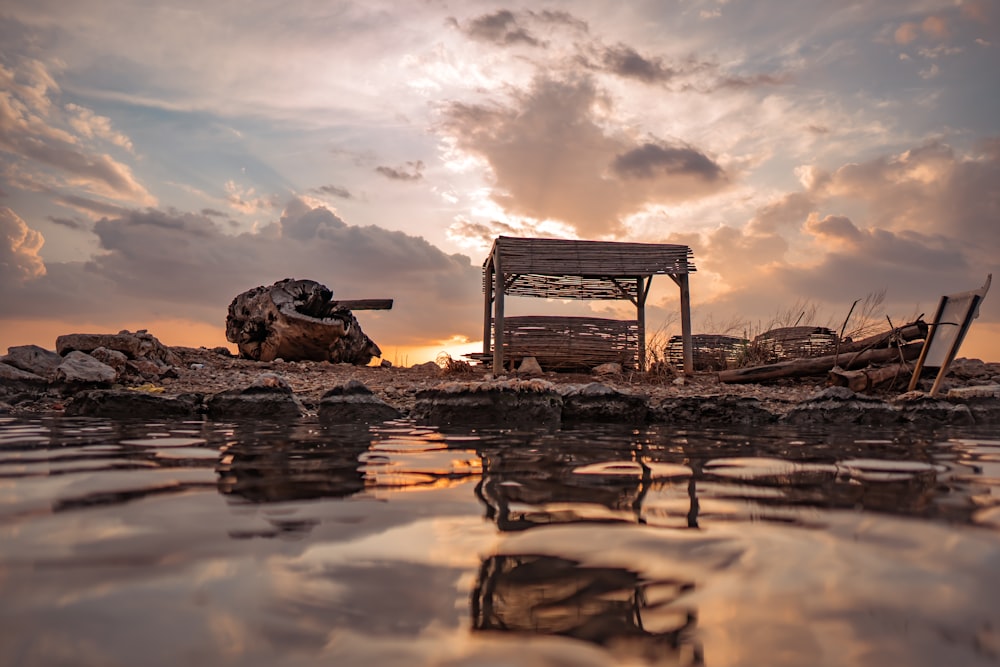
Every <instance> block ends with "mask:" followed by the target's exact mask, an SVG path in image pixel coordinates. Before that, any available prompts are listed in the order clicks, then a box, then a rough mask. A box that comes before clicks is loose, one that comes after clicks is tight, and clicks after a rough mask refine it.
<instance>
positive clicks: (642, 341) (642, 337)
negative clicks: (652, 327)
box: [635, 276, 653, 371]
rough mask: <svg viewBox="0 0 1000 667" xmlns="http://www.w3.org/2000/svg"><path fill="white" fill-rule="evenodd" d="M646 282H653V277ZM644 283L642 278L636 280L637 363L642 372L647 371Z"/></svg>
mask: <svg viewBox="0 0 1000 667" xmlns="http://www.w3.org/2000/svg"><path fill="white" fill-rule="evenodd" d="M646 280H648V281H650V282H652V280H653V277H652V276H650V277H649V278H646ZM644 282H645V281H644V280H643V277H642V276H639V277H638V278H636V279H635V295H636V304H635V305H636V319H637V320H638V322H639V358H638V359H637V361H638V368H639V370H640V371H645V370H646V290H647V288H648V285H644V284H643V283H644Z"/></svg>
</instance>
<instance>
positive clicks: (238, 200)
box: [225, 180, 281, 215]
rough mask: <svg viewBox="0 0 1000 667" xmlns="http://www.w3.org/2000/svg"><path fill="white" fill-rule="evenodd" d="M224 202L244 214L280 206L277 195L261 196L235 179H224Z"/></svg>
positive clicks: (270, 209) (271, 209)
mask: <svg viewBox="0 0 1000 667" xmlns="http://www.w3.org/2000/svg"><path fill="white" fill-rule="evenodd" d="M225 190H226V203H228V204H229V206H230V207H231V208H232V209H233V210H235V211H238V212H240V213H243V214H245V215H256V214H261V213H265V214H266V213H269V212H270V211H273V210H275V209H277V208H280V207H281V203H280V202H279V200H278V196H277V195H269V196H262V195H258V194H257V190H256V189H255V188H253V187H246V186H243V185H240V184H239V183H237V182H236V181H232V180H230V181H226V184H225Z"/></svg>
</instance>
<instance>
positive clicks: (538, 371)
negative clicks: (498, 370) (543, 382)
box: [517, 357, 545, 376]
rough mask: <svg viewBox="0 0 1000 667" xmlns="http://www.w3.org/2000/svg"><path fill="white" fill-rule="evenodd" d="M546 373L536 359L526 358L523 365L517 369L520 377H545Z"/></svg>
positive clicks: (522, 362) (522, 361)
mask: <svg viewBox="0 0 1000 667" xmlns="http://www.w3.org/2000/svg"><path fill="white" fill-rule="evenodd" d="M544 373H545V371H543V370H542V367H541V366H540V365H539V363H538V360H537V359H535V358H534V357H525V358H524V359H522V360H521V365H520V366H518V367H517V374H518V375H529V376H531V375H544Z"/></svg>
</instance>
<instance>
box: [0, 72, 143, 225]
mask: <svg viewBox="0 0 1000 667" xmlns="http://www.w3.org/2000/svg"><path fill="white" fill-rule="evenodd" d="M57 93H58V87H57V86H56V84H55V82H54V80H53V79H52V77H51V75H50V74H49V72H48V70H47V69H46V68H45V66H44V65H43V64H42V63H40V62H38V61H34V60H26V61H23V62H22V63H21V64H20V65H19V67H18V68H17V69H9V68H7V67H5V66H4V65H3V64H0V151H3V152H4V153H7V154H8V156H10V157H12V158H13V159H15V160H17V161H20V162H22V163H23V164H24V165H25V166H26V167H27V168H28V169H29V170H35V169H40V168H45V169H48V170H50V171H51V172H52V174H53V175H54V176H55V178H57V179H59V180H60V181H61V182H63V183H64V185H65V186H66V187H73V188H80V189H83V190H85V191H88V192H90V193H93V194H96V195H100V196H103V197H107V198H110V199H116V200H119V201H123V202H128V203H131V204H139V205H152V204H155V202H156V200H155V199H154V198H153V196H152V195H151V194H150V193H149V192H148V191H147V190H146V188H144V187H143V186H142V185H141V184H140V183H139V182H138V181H137V180H136V179H135V177H134V175H133V174H132V170H131V169H130V168H129V167H128V166H127V165H125V164H123V163H121V162H118V161H117V160H115V159H114V158H113V157H112V156H111V155H109V154H107V153H102V152H100V151H99V150H95V149H92V148H90V147H88V146H86V145H84V143H83V141H82V139H104V140H106V141H110V142H111V143H114V144H116V145H118V146H120V147H123V148H125V149H127V150H131V143H130V142H129V140H128V138H127V137H125V136H124V135H122V134H120V133H118V132H116V131H115V130H113V129H112V127H111V122H110V120H109V119H107V118H105V117H103V116H98V115H96V114H94V113H93V112H92V111H90V110H89V109H85V108H83V107H81V106H78V105H75V104H70V105H68V106H67V107H66V111H67V112H68V116H64V115H62V113H61V112H60V110H58V109H57V108H55V106H54V105H53V103H52V97H53V96H54V95H55V94H57ZM60 125H64V127H61V126H60Z"/></svg>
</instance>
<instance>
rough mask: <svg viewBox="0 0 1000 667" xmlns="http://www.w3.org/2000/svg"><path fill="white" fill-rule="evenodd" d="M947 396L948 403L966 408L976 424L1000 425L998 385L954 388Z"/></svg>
mask: <svg viewBox="0 0 1000 667" xmlns="http://www.w3.org/2000/svg"><path fill="white" fill-rule="evenodd" d="M947 396H948V401H949V402H952V403H957V404H959V405H961V406H964V407H966V408H968V410H969V412H970V413H971V414H972V419H973V420H974V421H975V423H976V424H1000V385H997V384H993V383H991V384H987V385H979V386H972V387H956V388H955V389H950V390H949V391H948V394H947Z"/></svg>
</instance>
